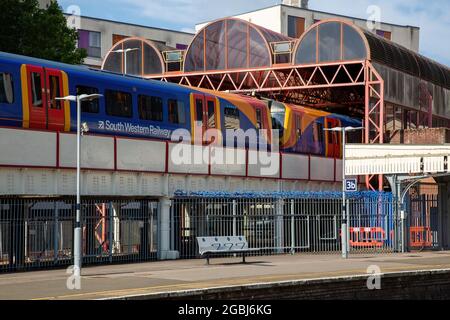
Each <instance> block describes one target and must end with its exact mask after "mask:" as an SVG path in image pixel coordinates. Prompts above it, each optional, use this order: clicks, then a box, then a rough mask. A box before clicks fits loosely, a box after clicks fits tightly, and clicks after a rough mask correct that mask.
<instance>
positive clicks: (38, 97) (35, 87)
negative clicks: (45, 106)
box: [31, 72, 42, 108]
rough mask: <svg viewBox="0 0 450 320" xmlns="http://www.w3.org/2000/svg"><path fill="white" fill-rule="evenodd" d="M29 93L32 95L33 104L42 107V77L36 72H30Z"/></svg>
mask: <svg viewBox="0 0 450 320" xmlns="http://www.w3.org/2000/svg"><path fill="white" fill-rule="evenodd" d="M31 93H32V95H33V106H34V107H39V108H41V107H42V79H41V74H40V73H38V72H32V73H31Z"/></svg>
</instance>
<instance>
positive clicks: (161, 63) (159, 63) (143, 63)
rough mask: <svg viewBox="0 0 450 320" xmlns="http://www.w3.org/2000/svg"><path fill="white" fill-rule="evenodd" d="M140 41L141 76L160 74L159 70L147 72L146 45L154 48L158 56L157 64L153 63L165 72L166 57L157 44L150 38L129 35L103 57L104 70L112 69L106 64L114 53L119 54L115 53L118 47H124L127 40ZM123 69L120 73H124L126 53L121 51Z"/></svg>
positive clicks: (154, 52) (151, 48) (155, 54)
mask: <svg viewBox="0 0 450 320" xmlns="http://www.w3.org/2000/svg"><path fill="white" fill-rule="evenodd" d="M136 41H137V42H139V43H140V69H141V72H140V74H138V75H139V76H141V77H144V78H145V77H148V76H151V75H153V74H158V73H157V72H155V73H146V72H145V69H146V62H147V61H146V59H145V51H146V46H147V47H148V48H149V49H150V50H152V52H153V54H154V56H156V57H157V61H156V62H157V64H156V65H155V64H154V62H153V61H152V62H151V63H152V64H153V66H154V67H155V68H159V69H160V70H161V72H162V73H164V72H165V71H166V70H165V63H164V59H163V57H162V54H161V52H160V51H159V49H158V48H157V46H156V45H155V44H154V43H153V42H152V41H150V40H147V39H144V38H139V37H129V38H125V39H122V40H120V41H118V42H117V43H116V44H115V45H113V47H112V48H111V49H110V50H109V51H108V53H107V54H106V56H105V58H104V59H103V62H102V67H101V69H102V70H106V71H112V70H108V69H106V68H105V66H106V64H107V63H108V62H109V61H110V60H109V59H110V58H112V56H111V55H112V54H117V53H113V51H115V50H117V49H124V48H125V45H126V43H127V42H136ZM120 65H121V70H120V73H124V70H123V69H124V54H123V53H121V64H120ZM147 66H151V64H150V65H149V64H147Z"/></svg>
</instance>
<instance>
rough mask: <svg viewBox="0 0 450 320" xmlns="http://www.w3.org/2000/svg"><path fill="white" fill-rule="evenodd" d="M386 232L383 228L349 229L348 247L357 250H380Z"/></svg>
mask: <svg viewBox="0 0 450 320" xmlns="http://www.w3.org/2000/svg"><path fill="white" fill-rule="evenodd" d="M385 238H386V232H385V231H384V229H383V228H379V227H375V228H350V239H349V242H350V245H351V246H352V247H358V248H380V247H382V246H383V244H384V240H385Z"/></svg>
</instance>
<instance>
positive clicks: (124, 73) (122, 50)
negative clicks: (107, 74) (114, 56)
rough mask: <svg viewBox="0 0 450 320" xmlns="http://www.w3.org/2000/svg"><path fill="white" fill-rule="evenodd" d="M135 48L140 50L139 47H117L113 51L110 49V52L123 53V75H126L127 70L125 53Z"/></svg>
mask: <svg viewBox="0 0 450 320" xmlns="http://www.w3.org/2000/svg"><path fill="white" fill-rule="evenodd" d="M136 50H140V49H139V48H128V49H125V50H124V49H117V50H114V51H111V53H123V54H124V68H123V69H124V71H123V75H126V74H127V73H128V72H127V71H128V69H127V53H128V52H131V51H136Z"/></svg>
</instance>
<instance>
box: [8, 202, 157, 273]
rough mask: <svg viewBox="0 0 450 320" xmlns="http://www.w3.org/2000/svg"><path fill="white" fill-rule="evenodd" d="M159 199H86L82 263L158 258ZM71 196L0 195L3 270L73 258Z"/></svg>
mask: <svg viewBox="0 0 450 320" xmlns="http://www.w3.org/2000/svg"><path fill="white" fill-rule="evenodd" d="M156 209H157V203H155V202H152V201H150V200H84V201H83V205H82V212H83V214H82V226H83V227H82V231H83V246H82V248H83V249H82V250H83V252H82V254H83V263H84V264H99V263H117V262H121V263H129V262H138V261H149V260H155V259H156V252H157V247H156V245H157V210H156ZM74 219H75V201H74V200H73V199H64V200H54V199H48V200H43V199H15V200H13V199H0V272H2V271H3V272H5V271H6V272H8V271H25V270H33V269H43V268H45V269H47V268H52V267H62V266H68V265H71V264H72V261H73V257H72V248H73V228H74Z"/></svg>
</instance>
